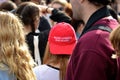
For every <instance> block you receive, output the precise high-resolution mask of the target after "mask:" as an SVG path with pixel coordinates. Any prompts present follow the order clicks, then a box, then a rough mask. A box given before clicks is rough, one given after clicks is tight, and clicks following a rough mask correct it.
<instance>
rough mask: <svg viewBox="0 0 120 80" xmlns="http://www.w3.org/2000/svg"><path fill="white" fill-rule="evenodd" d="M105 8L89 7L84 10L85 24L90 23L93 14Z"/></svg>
mask: <svg viewBox="0 0 120 80" xmlns="http://www.w3.org/2000/svg"><path fill="white" fill-rule="evenodd" d="M102 7H103V6H101V7H96V6H93V5H92V6H91V5H90V6H89V7H87V8H86V9H85V10H84V13H85V14H84V15H85V16H83V20H84V22H85V24H86V23H87V22H88V20H89V18H90V17H91V15H92V14H93V13H95V12H96V11H97V10H98V9H100V8H102Z"/></svg>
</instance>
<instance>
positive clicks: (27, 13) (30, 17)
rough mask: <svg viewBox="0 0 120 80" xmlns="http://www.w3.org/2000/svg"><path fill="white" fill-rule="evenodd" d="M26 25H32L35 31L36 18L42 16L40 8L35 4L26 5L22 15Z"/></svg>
mask: <svg viewBox="0 0 120 80" xmlns="http://www.w3.org/2000/svg"><path fill="white" fill-rule="evenodd" d="M20 17H21V19H22V21H23V23H24V25H30V26H31V29H32V32H35V24H34V22H35V20H36V18H39V17H40V9H39V7H38V6H37V5H36V4H35V3H32V4H28V5H26V6H25V7H24V9H23V10H22V12H21V15H20Z"/></svg>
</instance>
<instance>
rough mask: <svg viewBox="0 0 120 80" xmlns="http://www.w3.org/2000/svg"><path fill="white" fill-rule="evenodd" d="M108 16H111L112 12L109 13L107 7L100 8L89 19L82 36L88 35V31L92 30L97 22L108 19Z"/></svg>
mask: <svg viewBox="0 0 120 80" xmlns="http://www.w3.org/2000/svg"><path fill="white" fill-rule="evenodd" d="M107 16H110V12H109V10H108V8H107V6H104V7H102V8H100V9H99V10H97V11H96V12H95V13H93V14H92V15H91V17H90V18H89V20H88V22H87V24H86V26H85V28H84V30H83V32H82V34H81V35H83V34H84V33H86V31H87V30H88V29H90V28H91V27H92V25H93V24H94V23H95V22H97V21H98V20H100V19H101V18H104V17H107Z"/></svg>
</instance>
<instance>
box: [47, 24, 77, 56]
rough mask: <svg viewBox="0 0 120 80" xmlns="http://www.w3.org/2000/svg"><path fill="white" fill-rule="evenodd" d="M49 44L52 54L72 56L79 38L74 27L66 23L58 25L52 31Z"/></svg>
mask: <svg viewBox="0 0 120 80" xmlns="http://www.w3.org/2000/svg"><path fill="white" fill-rule="evenodd" d="M48 42H49V45H50V52H51V54H67V55H70V54H72V51H73V49H74V47H75V45H76V42H77V38H76V34H75V31H74V29H73V27H72V26H71V25H70V24H68V23H65V22H62V23H58V24H56V25H55V26H53V27H52V29H51V30H50V34H49V38H48Z"/></svg>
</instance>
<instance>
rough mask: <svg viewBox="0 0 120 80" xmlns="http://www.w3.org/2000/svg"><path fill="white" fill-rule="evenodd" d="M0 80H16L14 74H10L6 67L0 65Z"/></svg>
mask: <svg viewBox="0 0 120 80" xmlns="http://www.w3.org/2000/svg"><path fill="white" fill-rule="evenodd" d="M0 80H17V79H16V77H15V75H14V73H10V71H9V68H8V66H7V65H5V64H3V63H0Z"/></svg>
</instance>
